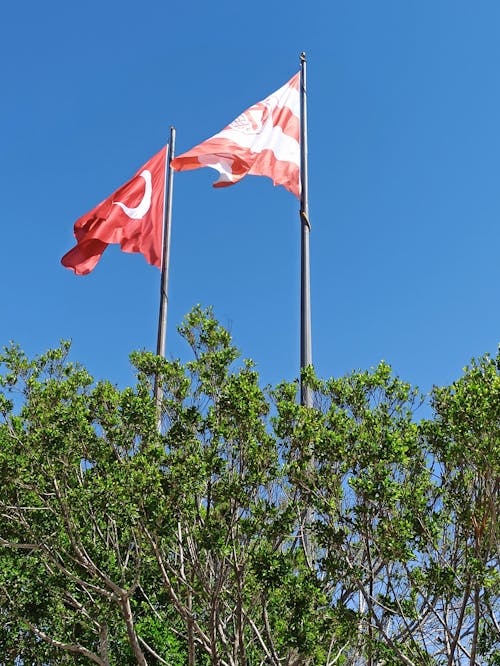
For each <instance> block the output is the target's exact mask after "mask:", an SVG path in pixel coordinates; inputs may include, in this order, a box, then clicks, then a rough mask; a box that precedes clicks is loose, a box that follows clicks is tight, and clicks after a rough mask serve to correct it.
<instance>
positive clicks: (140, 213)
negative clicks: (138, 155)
mask: <svg viewBox="0 0 500 666" xmlns="http://www.w3.org/2000/svg"><path fill="white" fill-rule="evenodd" d="M139 176H140V177H141V178H144V182H145V184H146V185H145V187H144V196H143V197H142V199H141V202H140V203H139V205H138V206H135V208H129V207H128V206H126V205H125V204H124V203H122V202H121V201H113V202H112V203H113V204H114V205H115V206H120V208H121V209H122V210H123V212H124V213H125V215H127V216H128V217H130V219H131V220H140V219H141V218H143V217H144V215H146V213H147V212H148V210H149V209H150V207H151V195H152V194H153V186H152V184H151V171H148V170H147V169H144V171H142V172H141V173H140V174H139Z"/></svg>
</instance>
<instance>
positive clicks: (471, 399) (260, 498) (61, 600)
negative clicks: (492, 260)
mask: <svg viewBox="0 0 500 666" xmlns="http://www.w3.org/2000/svg"><path fill="white" fill-rule="evenodd" d="M180 332H181V334H182V335H183V336H184V338H185V339H186V341H187V342H188V344H189V345H190V347H191V350H192V360H191V361H189V362H188V363H185V364H182V363H181V362H180V361H178V360H175V361H167V360H165V359H161V358H159V357H156V356H154V355H153V354H149V353H144V352H141V353H138V352H137V353H134V354H132V356H131V359H132V363H133V365H134V366H135V368H136V371H137V383H136V385H135V387H134V388H127V389H125V390H123V391H121V390H118V389H117V388H116V387H115V386H113V385H111V384H110V383H109V382H97V383H96V382H94V381H93V380H92V378H91V377H90V376H89V375H88V373H87V372H86V371H85V370H84V369H83V368H81V367H80V366H78V365H77V364H74V363H72V362H70V361H69V359H68V353H69V345H68V344H66V343H64V344H62V345H61V346H60V348H58V349H56V350H53V351H50V352H48V353H47V354H44V355H43V356H40V357H38V358H35V359H33V360H29V359H27V358H26V356H25V355H24V354H23V353H22V352H21V351H20V350H19V349H18V348H17V347H15V346H11V347H9V348H7V349H6V350H5V351H4V353H3V355H2V356H1V358H0V362H1V363H2V367H3V373H2V375H1V378H0V383H1V386H2V392H1V393H0V414H1V416H2V420H1V423H0V479H1V482H0V511H1V514H2V523H1V525H0V654H1V655H2V657H0V663H1V664H5V665H7V664H12V665H14V664H26V665H27V664H32V665H35V664H40V666H42V665H44V666H47V665H49V664H63V663H66V662H68V663H77V664H90V663H96V664H101V665H102V666H112V665H115V666H122V665H125V666H126V665H127V664H130V665H132V664H141V665H146V664H149V665H156V664H169V665H171V666H181V665H182V666H184V665H187V666H194V665H195V664H196V665H198V666H208V665H210V666H216V665H217V666H218V665H221V666H261V665H262V666H264V665H265V664H273V665H274V666H283V665H285V666H286V665H288V666H295V665H296V666H299V665H304V666H306V665H312V664H318V665H323V664H325V665H326V666H333V664H339V665H342V666H361V665H366V666H382V665H386V666H387V665H394V666H396V665H399V664H405V665H407V666H422V665H424V664H429V665H431V664H432V665H435V666H438V665H442V664H443V665H444V664H445V665H447V666H459V665H460V666H461V665H462V664H467V665H469V666H474V665H477V666H479V665H483V664H489V665H490V666H494V665H498V664H499V663H500V656H499V633H500V632H499V625H498V620H497V614H498V612H499V577H498V521H497V517H498V478H499V474H498V471H499V457H498V447H499V441H500V437H499V434H500V433H499V428H500V406H499V405H500V388H499V382H500V379H499V375H500V373H499V364H500V361H499V358H497V359H495V360H493V359H490V358H489V357H485V358H484V359H481V360H480V361H478V362H474V363H473V364H472V365H471V367H470V368H467V369H466V370H465V373H464V376H463V377H462V378H461V379H459V380H458V381H457V382H455V383H454V384H453V385H452V386H450V387H445V388H441V389H435V391H434V393H433V397H432V400H433V406H434V410H435V416H434V418H433V419H431V420H427V421H424V422H421V423H418V422H417V421H416V419H415V410H416V408H417V407H418V406H419V405H420V402H421V397H420V396H419V395H418V393H417V392H416V391H415V390H414V389H412V388H411V387H410V386H409V385H408V384H406V383H404V382H402V381H401V380H400V379H398V378H396V377H394V376H393V375H392V373H391V369H390V367H389V366H387V365H386V364H384V363H382V364H380V365H379V366H378V367H377V368H375V369H373V370H371V371H369V372H357V373H352V374H351V375H349V376H347V377H342V378H337V379H330V380H327V381H323V380H320V379H319V378H317V377H316V376H315V375H314V373H313V372H312V371H308V372H307V373H306V375H305V376H304V378H303V379H304V381H307V382H308V383H309V384H310V386H311V388H312V389H313V392H314V407H313V408H305V407H303V406H301V405H299V404H298V403H297V385H296V384H295V383H292V384H282V385H280V386H278V387H276V388H275V389H273V390H268V391H264V390H263V389H262V388H261V387H260V385H259V378H258V374H257V372H256V370H255V367H254V366H253V364H252V363H251V362H250V361H243V362H241V361H240V360H239V354H238V351H237V350H236V348H235V347H234V346H233V344H232V341H231V337H230V335H229V334H228V332H227V331H226V330H224V329H223V328H222V327H221V326H220V325H219V324H218V322H217V321H216V320H215V318H214V316H213V314H212V312H211V311H210V310H208V311H205V310H202V309H201V308H195V309H194V310H193V311H192V312H191V313H190V314H189V315H188V316H187V317H186V319H185V321H184V323H183V324H182V326H181V327H180ZM155 380H157V381H159V382H160V384H161V387H162V390H163V397H162V403H161V432H159V431H158V414H157V409H156V405H155V402H154V400H153V398H152V392H153V386H154V382H155Z"/></svg>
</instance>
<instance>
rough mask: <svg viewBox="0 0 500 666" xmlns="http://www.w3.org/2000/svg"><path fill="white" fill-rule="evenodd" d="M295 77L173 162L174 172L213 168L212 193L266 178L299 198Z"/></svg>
mask: <svg viewBox="0 0 500 666" xmlns="http://www.w3.org/2000/svg"><path fill="white" fill-rule="evenodd" d="M299 76H300V75H299V74H298V73H297V74H296V75H295V76H294V77H293V78H291V79H290V81H288V83H286V84H285V85H284V86H282V87H281V88H280V89H279V90H277V91H276V92H274V93H272V95H269V97H266V99H264V100H262V102H258V103H257V104H254V105H253V106H251V107H250V108H249V109H247V111H244V112H243V113H242V114H241V115H240V116H238V118H236V120H233V122H232V123H230V124H229V125H228V126H227V127H225V128H224V129H223V130H222V131H221V132H219V133H218V134H216V135H215V136H213V137H211V138H210V139H207V140H206V141H204V142H203V143H200V144H199V145H197V146H195V147H194V148H192V149H191V150H188V151H187V152H186V153H183V154H182V155H179V156H178V157H176V158H175V159H174V160H172V168H173V169H175V170H176V171H188V170H190V169H199V168H200V167H205V166H209V167H212V168H213V169H216V170H217V171H218V172H219V174H220V176H219V178H218V180H217V181H216V182H215V183H214V187H224V186H226V185H233V184H234V183H237V182H238V181H239V180H241V179H242V178H243V177H244V176H246V175H247V174H252V175H254V176H268V177H269V178H271V179H272V180H273V183H274V184H275V185H283V186H284V187H286V189H287V190H289V191H290V192H292V193H293V194H295V196H296V197H299V196H300V186H299V181H300V96H299Z"/></svg>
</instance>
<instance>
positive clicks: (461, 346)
mask: <svg viewBox="0 0 500 666" xmlns="http://www.w3.org/2000/svg"><path fill="white" fill-rule="evenodd" d="M499 34H500V3H499V2H498V0H480V1H479V2H475V3H471V2H470V1H465V0H418V1H417V0H413V1H412V0H407V1H405V2H401V0H392V1H389V0H377V2H374V1H373V0H357V1H355V0H353V1H351V2H348V1H347V0H344V1H340V0H330V1H327V0H324V1H322V2H320V1H312V2H298V1H296V0H288V1H287V2H269V1H266V2H263V1H262V0H254V1H253V2H251V3H234V2H228V1H227V0H222V1H219V2H217V3H209V2H202V1H201V0H200V1H191V2H188V1H186V0H184V1H183V2H180V1H178V0H173V1H169V2H166V1H165V0H162V1H161V2H160V1H158V0H152V1H151V2H149V3H143V4H141V3H137V2H130V1H129V0H120V2H118V1H115V0H110V1H103V0H99V1H97V0H87V1H86V2H85V3H71V2H62V1H51V0H48V1H47V2H43V3H40V2H35V1H34V0H31V1H28V2H26V1H25V2H23V1H20V2H17V3H12V2H9V3H7V4H6V5H5V7H3V9H2V39H1V40H0V61H1V67H0V83H1V101H0V157H1V160H0V183H1V190H0V194H1V202H2V213H3V214H2V235H1V238H2V241H1V244H0V257H1V261H0V271H1V277H2V296H3V298H2V307H1V315H0V344H6V343H7V342H8V341H9V340H11V339H13V340H15V341H17V342H18V343H19V344H20V345H21V346H22V347H23V348H24V349H26V350H27V351H28V353H29V354H35V353H40V352H43V351H44V350H46V349H47V348H49V347H51V346H55V345H57V343H58V340H59V339H60V338H65V339H67V338H71V339H72V340H73V358H75V359H76V360H79V361H81V362H82V363H84V364H85V365H86V366H87V367H88V368H89V369H90V371H91V372H92V373H93V374H94V375H95V376H96V377H105V378H109V379H110V380H111V381H113V382H115V383H117V384H119V385H120V386H123V385H125V384H128V383H130V382H131V381H132V374H131V370H130V366H129V361H128V354H129V352H130V351H132V350H134V349H141V348H146V349H154V347H155V343H156V325H157V316H158V315H157V312H158V292H159V271H158V270H157V269H156V268H153V267H150V266H149V265H147V264H146V262H145V261H144V259H143V258H142V256H140V255H128V254H123V253H121V252H120V251H119V249H118V248H115V247H110V248H108V250H107V251H106V253H105V254H104V256H103V258H102V260H101V262H100V263H99V264H98V266H97V268H96V269H95V270H94V272H93V273H92V274H90V275H88V276H86V277H76V276H74V275H73V273H72V272H71V271H68V270H66V269H64V268H63V267H62V266H61V265H60V263H59V261H60V258H61V256H62V255H63V254H64V253H65V252H66V251H67V250H68V249H69V248H70V247H71V246H72V245H73V232H72V229H73V223H74V221H75V220H76V219H77V218H78V217H80V216H81V215H82V214H83V213H85V212H87V211H88V210H90V209H91V208H93V207H94V206H95V205H96V204H97V203H98V202H99V201H101V200H102V199H103V198H105V197H106V196H108V195H109V194H111V192H112V191H113V190H114V189H116V188H117V187H118V186H120V185H122V184H123V183H124V182H125V181H126V180H127V179H128V178H129V177H130V176H131V175H132V174H133V173H134V172H135V171H136V170H137V169H138V168H139V167H140V166H141V165H142V164H143V163H144V162H145V161H146V160H147V159H148V158H149V157H151V156H152V155H153V154H154V153H155V152H157V151H158V150H159V149H160V148H161V146H162V145H163V144H164V143H165V142H166V139H167V136H168V128H169V126H170V125H171V124H174V125H175V126H176V128H177V152H178V153H181V152H183V151H185V150H187V149H189V148H191V147H192V146H193V145H195V144H196V143H198V142H200V141H202V140H203V139H206V138H208V137H209V136H211V135H212V134H214V133H215V132H217V131H218V130H220V129H221V128H222V127H224V126H225V125H226V124H228V123H229V122H230V121H231V120H233V119H234V118H235V117H236V116H237V115H238V114H239V113H240V112H241V111H242V110H244V109H246V108H248V107H249V106H251V105H252V104H253V103H255V102H257V101H259V100H261V99H263V98H264V97H266V96H267V95H268V94H269V93H270V92H272V91H274V90H276V89H277V88H278V87H280V86H281V85H282V84H283V83H284V82H285V81H287V80H288V79H289V78H290V77H291V76H292V75H293V74H294V73H295V72H296V71H297V70H298V66H299V63H298V56H299V53H300V51H302V50H304V51H306V53H307V56H308V89H309V90H308V92H309V158H310V162H309V169H310V214H311V222H312V234H311V261H312V265H311V276H312V307H313V359H314V363H315V365H316V368H317V370H318V373H319V374H320V375H321V376H331V375H339V374H343V373H346V372H349V371H350V370H351V369H355V368H363V369H364V368H368V367H370V366H372V365H375V364H377V363H378V362H379V361H380V360H381V359H385V360H386V361H388V362H389V363H391V364H392V366H393V368H394V370H395V372H396V373H397V374H399V375H400V376H401V377H402V378H404V379H406V380H408V381H410V382H411V383H413V384H416V385H418V386H420V388H421V389H422V390H423V391H428V390H429V389H430V388H431V386H432V384H446V383H449V382H451V381H453V380H454V379H455V378H457V377H458V376H460V374H461V370H462V367H463V366H464V365H465V364H466V363H467V362H468V361H469V360H470V358H471V357H472V356H478V355H481V354H483V353H485V352H487V351H489V352H492V353H495V351H496V348H497V344H498V341H499V333H500V259H499V255H500V252H499V246H500V187H499V179H500V82H499V63H500V39H499ZM215 176H216V174H215V172H213V171H212V170H210V169H202V170H199V171H195V172H190V173H181V174H177V175H176V177H175V185H174V187H175V194H174V217H173V230H172V246H171V275H170V307H169V326H168V338H167V347H168V351H167V353H168V355H169V356H181V357H182V358H187V354H186V348H185V347H184V344H183V343H182V342H181V340H180V338H179V336H178V334H177V332H176V324H178V323H179V321H180V320H181V318H182V316H183V315H184V314H185V313H186V312H187V311H188V310H190V308H191V307H192V306H193V305H194V304H196V303H201V304H203V305H213V306H214V309H215V312H216V315H217V316H218V317H219V319H220V320H221V321H222V323H224V324H226V325H227V326H228V327H229V328H230V330H231V331H232V333H233V335H234V338H235V341H236V343H237V344H238V346H239V347H240V348H241V349H242V352H243V354H244V356H246V357H251V358H253V359H254V360H255V361H256V363H257V365H258V368H259V370H260V371H261V374H262V379H263V382H264V383H276V382H278V381H280V380H281V379H282V378H286V379H293V378H294V377H295V376H297V374H298V362H299V240H300V227H299V218H298V211H297V208H298V207H297V201H296V200H295V198H294V197H293V195H291V194H290V193H288V192H287V191H285V190H284V189H283V188H273V186H272V183H271V181H269V180H267V179H265V178H256V177H248V178H246V179H245V180H243V181H242V182H241V183H240V184H238V185H236V186H235V187H232V188H227V189H223V190H214V189H212V187H211V183H212V182H213V180H214V178H215Z"/></svg>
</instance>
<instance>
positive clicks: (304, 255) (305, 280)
mask: <svg viewBox="0 0 500 666" xmlns="http://www.w3.org/2000/svg"><path fill="white" fill-rule="evenodd" d="M307 157H308V153H307V83H306V55H305V53H301V54H300V221H301V253H300V257H301V260H300V264H301V265H300V369H301V370H303V369H304V368H307V366H309V365H312V337H311V282H310V259H309V234H310V231H311V227H310V224H309V192H308V171H307ZM300 396H301V404H302V405H305V406H307V407H312V392H311V389H310V388H308V387H306V386H303V385H302V383H301V388H300Z"/></svg>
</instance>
